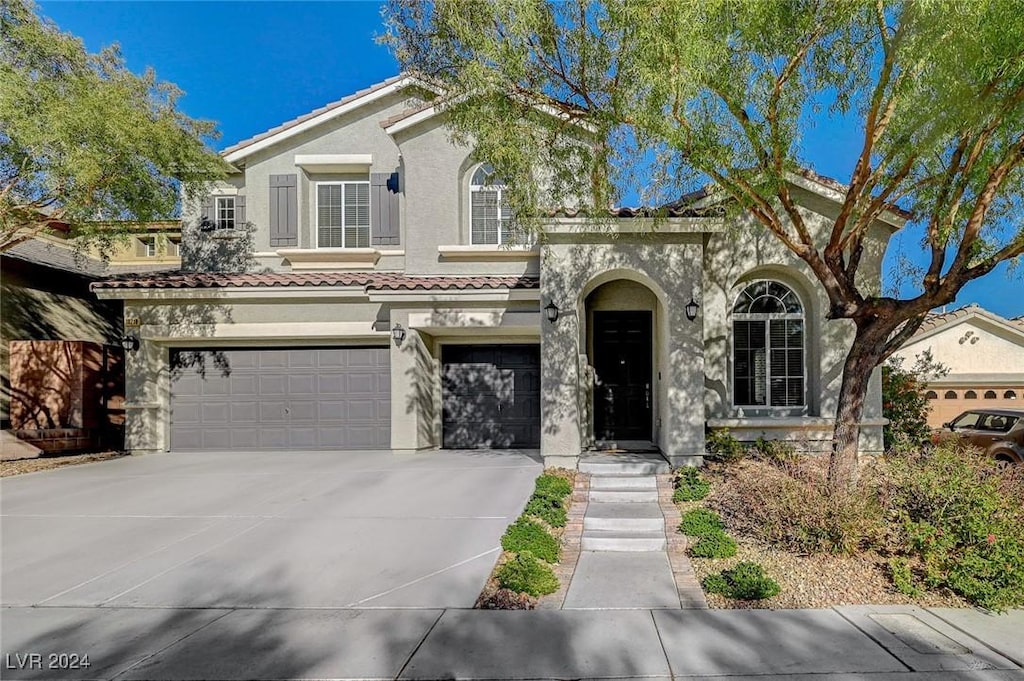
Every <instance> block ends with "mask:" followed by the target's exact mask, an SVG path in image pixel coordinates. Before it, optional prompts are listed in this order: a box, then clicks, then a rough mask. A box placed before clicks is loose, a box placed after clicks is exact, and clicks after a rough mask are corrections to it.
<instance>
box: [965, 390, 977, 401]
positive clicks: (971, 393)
mask: <svg viewBox="0 0 1024 681" xmlns="http://www.w3.org/2000/svg"><path fill="white" fill-rule="evenodd" d="M964 399H965V400H976V399H978V393H976V392H974V391H973V390H968V391H967V392H965V393H964Z"/></svg>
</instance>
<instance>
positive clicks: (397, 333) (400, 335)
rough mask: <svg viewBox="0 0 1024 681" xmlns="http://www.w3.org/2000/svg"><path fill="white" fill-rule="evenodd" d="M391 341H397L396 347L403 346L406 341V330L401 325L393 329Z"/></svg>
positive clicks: (396, 325)
mask: <svg viewBox="0 0 1024 681" xmlns="http://www.w3.org/2000/svg"><path fill="white" fill-rule="evenodd" d="M391 339H392V340H394V341H395V345H401V344H402V341H404V340H405V329H404V328H402V325H401V324H395V328H393V329H391Z"/></svg>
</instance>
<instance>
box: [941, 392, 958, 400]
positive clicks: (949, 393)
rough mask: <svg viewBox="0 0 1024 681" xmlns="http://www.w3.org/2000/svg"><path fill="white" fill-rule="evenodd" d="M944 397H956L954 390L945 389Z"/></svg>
mask: <svg viewBox="0 0 1024 681" xmlns="http://www.w3.org/2000/svg"><path fill="white" fill-rule="evenodd" d="M944 397H945V398H946V399H947V400H955V399H956V391H955V390H947V391H946V394H945V396H944Z"/></svg>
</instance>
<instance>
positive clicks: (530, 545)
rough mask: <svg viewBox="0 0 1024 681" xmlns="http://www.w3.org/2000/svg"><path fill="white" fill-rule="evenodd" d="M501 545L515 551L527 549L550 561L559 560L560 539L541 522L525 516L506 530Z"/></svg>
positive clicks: (520, 551) (519, 551) (507, 549)
mask: <svg viewBox="0 0 1024 681" xmlns="http://www.w3.org/2000/svg"><path fill="white" fill-rule="evenodd" d="M501 547H502V548H503V549H505V550H506V551H512V552H514V553H522V552H524V551H526V552H529V553H531V554H533V555H534V556H536V557H538V558H541V559H543V560H546V561H548V562H549V563H555V562H557V561H558V540H557V539H555V538H554V537H552V536H551V534H549V533H548V531H547V530H546V529H544V527H543V526H542V525H541V524H540V523H538V522H536V521H535V520H530V519H529V518H526V517H523V516H520V517H519V518H518V519H517V520H516V521H515V522H514V523H512V524H511V525H509V526H508V529H507V530H505V534H504V536H502V538H501Z"/></svg>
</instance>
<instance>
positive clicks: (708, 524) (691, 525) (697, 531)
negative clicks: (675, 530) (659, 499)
mask: <svg viewBox="0 0 1024 681" xmlns="http://www.w3.org/2000/svg"><path fill="white" fill-rule="evenodd" d="M724 528H725V524H724V523H722V519H721V518H720V517H719V516H718V514H717V513H715V512H714V511H709V510H708V509H706V508H695V509H692V510H689V511H687V512H686V513H684V514H683V519H682V522H681V523H679V531H680V532H682V533H683V534H685V535H686V536H688V537H705V536H707V535H709V534H714V533H716V532H721V531H722V530H723V529H724Z"/></svg>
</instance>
